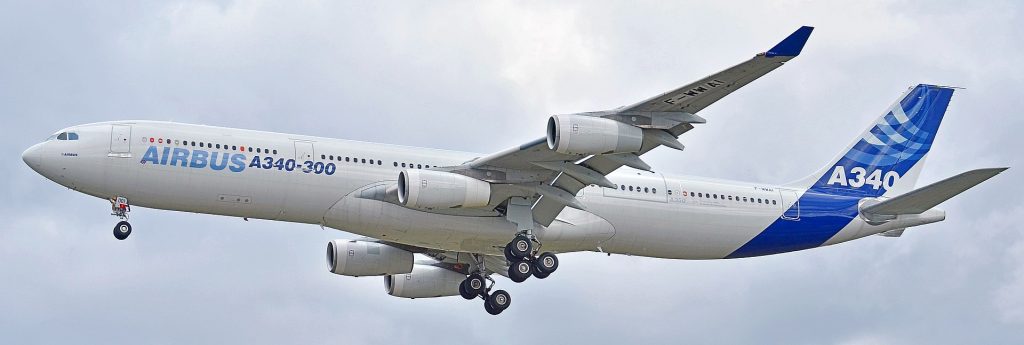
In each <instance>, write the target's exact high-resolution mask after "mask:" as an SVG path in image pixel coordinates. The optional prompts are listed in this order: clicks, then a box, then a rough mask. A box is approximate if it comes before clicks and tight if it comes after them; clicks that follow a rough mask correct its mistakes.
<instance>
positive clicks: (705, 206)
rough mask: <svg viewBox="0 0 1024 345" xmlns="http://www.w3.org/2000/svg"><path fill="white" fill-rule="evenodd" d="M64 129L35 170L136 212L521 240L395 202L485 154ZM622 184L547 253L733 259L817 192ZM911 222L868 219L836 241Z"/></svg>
mask: <svg viewBox="0 0 1024 345" xmlns="http://www.w3.org/2000/svg"><path fill="white" fill-rule="evenodd" d="M64 131H73V132H75V133H76V134H77V137H78V140H63V141H61V140H48V141H46V142H43V143H40V144H38V145H36V146H34V147H33V148H31V149H30V150H29V151H27V152H26V155H25V160H26V162H28V164H29V165H30V166H31V167H32V168H33V169H35V170H36V171H38V172H39V173H41V174H43V175H44V176H46V177H47V178H49V179H51V180H53V181H55V182H57V183H59V184H61V185H64V186H67V187H69V188H71V189H74V190H77V191H80V192H82V193H86V194H89V195H93V196H96V197H100V198H104V199H110V198H111V197H114V196H124V197H126V198H127V199H128V200H129V201H130V203H131V204H132V205H133V206H142V207H149V208H156V209H166V210H176V211H186V212H196V213H206V214H218V215H225V216H234V217H247V218H260V219H268V220H279V221H287V222H298V223H309V224H321V225H324V226H327V227H331V228H335V229H338V230H342V231H346V232H350V233H354V234H358V235H362V236H367V237H372V238H377V239H382V240H386V241H390V242H396V243H403V244H408V245H413V246H419V247H426V248H433V249H441V250H449V251H457V252H482V253H491V254H500V252H501V248H502V246H504V244H505V243H507V242H508V241H509V239H510V238H511V237H512V236H513V234H514V233H515V226H514V225H513V224H512V223H510V222H508V221H507V220H506V219H505V218H504V217H503V216H501V215H500V214H498V213H497V212H493V211H474V210H454V211H452V212H446V213H449V214H441V213H437V212H436V211H435V212H426V211H422V210H415V209H410V208H406V207H403V206H401V205H398V204H396V203H392V202H388V201H385V199H386V197H385V195H386V194H387V193H388V192H389V191H388V189H389V188H393V186H394V184H395V181H396V179H397V177H398V174H399V172H400V171H401V170H402V169H409V168H415V169H419V168H422V169H428V167H429V168H436V167H446V166H456V165H460V164H463V163H465V162H467V161H469V160H471V159H473V158H475V157H479V156H480V155H479V154H474V153H466V152H454V151H445V150H435V149H424V148H414V147H405V146H396V145H385V144H376V143H365V142H357V141H348V140H338V139H328V138H318V137H309V136H301V135H290V134H280V133H270V132H260V131H251V130H241V129H232V128H221V127H211V126H202V125H188V124H178V123H168V122H152V121H122V122H108V123H98V124H89V125H82V126H75V127H72V128H69V129H65V130H64ZM208 145H210V146H213V147H212V148H211V147H207V146H208ZM218 145H219V148H218ZM151 150H152V151H151ZM195 151H203V152H205V154H206V157H202V158H201V159H199V158H197V155H199V154H198V153H196V152H195ZM154 152H155V153H156V154H157V155H156V157H153V156H152V154H153V153H154ZM264 152H268V153H264ZM214 153H217V155H216V157H215V156H214ZM147 154H148V155H149V156H147ZM239 155H241V156H244V157H236V156H239ZM199 156H202V155H199ZM257 157H258V158H257ZM288 160H293V162H294V165H291V164H289V163H288ZM306 162H309V163H306ZM371 162H372V163H371ZM378 162H379V163H378ZM403 164H404V167H403ZM329 165H333V168H332V167H329ZM307 167H308V168H310V169H308V171H307V169H304V168H307ZM328 172H330V174H328ZM608 178H609V179H610V180H611V181H612V182H614V183H615V184H617V185H620V188H619V189H610V188H604V187H596V186H590V187H587V188H584V189H583V190H582V191H581V192H580V193H579V195H578V199H579V200H580V201H581V202H582V203H583V204H584V205H585V206H586V209H587V211H579V210H576V209H572V208H566V209H565V210H564V211H562V213H561V214H560V215H559V216H558V218H557V219H556V220H555V222H554V223H552V224H551V225H550V226H548V227H541V228H539V229H537V230H536V234H537V236H538V237H539V239H540V240H541V241H542V243H543V245H544V249H545V250H550V251H556V252H571V251H603V252H608V253H622V254H630V255H641V256H652V257H663V258H686V259H713V258H724V257H726V256H728V255H729V254H730V253H732V252H734V251H735V250H736V249H737V248H739V247H740V246H742V245H744V244H745V243H747V242H748V241H750V240H751V239H752V238H753V237H754V236H756V235H757V234H758V233H760V232H761V231H762V230H764V229H765V228H766V227H768V226H769V225H771V224H772V223H774V222H776V221H780V219H782V220H785V221H792V222H799V221H800V217H801V215H800V210H799V208H798V207H797V208H795V209H796V210H797V212H795V213H794V212H792V209H794V208H793V207H791V206H793V204H794V203H795V202H796V201H797V200H798V198H799V197H800V195H801V194H802V193H803V192H804V191H805V189H806V186H770V185H763V184H755V183H738V182H725V181H715V180H707V179H695V178H682V177H673V176H666V175H662V174H658V173H651V172H643V171H637V170H632V169H626V168H623V169H620V170H619V171H617V172H615V173H613V174H611V175H610V176H609V177H608ZM787 210H790V211H789V212H787ZM933 221H934V220H933ZM902 225H903V226H906V225H907V224H902ZM911 225H916V224H911ZM899 226H900V223H899V222H893V223H889V224H885V225H881V226H872V225H868V224H866V223H865V222H863V221H861V220H860V219H859V218H858V219H855V220H854V221H852V222H850V223H849V224H848V225H846V226H845V227H843V228H842V230H841V231H839V232H838V233H837V234H835V236H833V237H832V238H830V239H829V240H828V241H827V242H826V243H825V244H826V245H827V244H833V243H838V242H843V241H847V240H851V239H855V238H859V237H863V236H867V235H871V234H876V233H880V232H884V231H887V230H891V229H895V228H897V227H899Z"/></svg>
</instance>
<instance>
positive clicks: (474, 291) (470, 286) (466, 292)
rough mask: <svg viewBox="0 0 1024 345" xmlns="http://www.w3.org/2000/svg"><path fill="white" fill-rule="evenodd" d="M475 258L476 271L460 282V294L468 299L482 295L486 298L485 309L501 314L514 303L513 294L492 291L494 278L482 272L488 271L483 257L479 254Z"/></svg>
mask: <svg viewBox="0 0 1024 345" xmlns="http://www.w3.org/2000/svg"><path fill="white" fill-rule="evenodd" d="M473 259H474V260H475V261H476V272H474V273H470V274H469V276H467V277H466V280H463V281H462V283H461V284H459V295H462V298H465V299H468V300H471V299H475V298H477V297H480V298H481V299H483V300H484V310H486V311H487V313H488V314H491V315H498V314H501V312H503V311H505V309H508V307H509V305H511V304H512V296H509V294H508V292H506V291H505V290H495V291H493V292H491V289H493V288H494V280H493V279H491V278H490V277H488V276H485V275H482V274H481V272H487V269H486V268H485V267H484V263H483V259H482V258H479V257H477V256H474V257H473ZM488 282H490V285H488Z"/></svg>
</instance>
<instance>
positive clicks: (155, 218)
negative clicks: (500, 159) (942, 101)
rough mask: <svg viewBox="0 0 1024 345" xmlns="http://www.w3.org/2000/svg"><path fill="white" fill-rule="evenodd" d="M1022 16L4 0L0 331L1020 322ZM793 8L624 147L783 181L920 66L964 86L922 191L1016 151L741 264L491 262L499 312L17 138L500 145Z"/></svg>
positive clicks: (860, 9)
mask: <svg viewBox="0 0 1024 345" xmlns="http://www.w3.org/2000/svg"><path fill="white" fill-rule="evenodd" d="M1022 19H1024V18H1022V8H1021V4H1020V3H1018V2H1013V1H1005V2H970V3H969V4H968V3H964V2H960V1H921V2H907V1H892V2H888V1H883V2H880V1H858V2H819V1H778V2H732V1H729V2H717V1H714V2H709V1H700V2H697V1H692V2H691V1H681V2H663V1H650V2H648V1H623V2H599V1H566V2H547V1H543V2H542V1H488V2H482V1H481V2H447V1H418V2H394V3H387V4H380V3H377V2H356V1H352V2H344V1H337V2H336V1H324V2H319V1H280V2H249V1H241V2H234V1H219V2H216V1H169V2H163V1H95V2H50V1H0V51H2V53H0V116H2V118H3V128H4V129H5V130H4V131H3V135H0V170H2V174H3V175H2V176H4V178H3V179H2V180H0V186H2V187H0V198H3V199H2V201H3V202H2V205H3V206H0V215H2V216H3V217H4V218H5V219H7V221H5V222H4V224H3V225H0V343H23V344H29V343H57V342H73V343H102V344H113V343H186V342H187V343H222V342H232V343H236V342H247V343H312V342H335V343H366V344H395V343H443V342H446V343H454V342H460V343H461V342H470V341H473V342H488V343H511V342H514V341H523V340H521V339H530V340H534V339H536V340H539V341H551V342H574V343H575V342H587V343H619V342H626V341H629V342H631V343H637V342H642V343H680V342H695V343H787V344H906V343H939V344H942V343H950V344H962V343H1004V344H1005V343H1022V342H1024V231H1022V229H1021V227H1020V226H1019V225H1017V224H1018V223H1017V221H1018V220H1019V219H1021V218H1024V204H1022V203H1021V197H1020V195H1021V194H1022V192H1024V190H1022V189H1024V188H1022V187H1021V185H1020V184H1019V183H1017V182H1016V181H1018V180H1020V176H1021V175H1020V174H1021V173H1020V171H1022V169H1024V165H1022V164H1021V163H1022V160H1021V149H1022V148H1024V146H1022V144H1024V142H1022V139H1021V136H1020V132H1021V131H1022V130H1024V120H1022V117H1021V109H1024V97H1021V92H1022V90H1024V72H1022V69H1021V68H1020V64H1019V60H1020V57H1021V56H1024V41H1022V39H1021V37H1024V20H1022ZM801 25H811V26H815V27H816V29H815V31H814V33H813V35H812V36H811V39H810V42H809V43H807V46H806V47H805V48H804V50H803V53H802V55H801V56H800V57H798V58H796V59H794V60H793V61H791V62H789V63H787V64H786V66H783V67H782V68H780V69H778V70H776V71H774V72H772V73H771V74H769V75H767V76H765V77H763V78H762V79H760V80H757V81H755V82H754V83H752V84H751V85H748V86H746V87H745V88H743V89H742V90H739V91H737V92H735V93H733V94H732V95H730V96H729V97H727V98H725V99H723V100H722V101H720V102H718V103H716V104H714V105H712V106H711V107H708V108H707V109H705V110H703V111H702V112H701V113H700V115H701V116H703V117H704V118H706V119H708V123H707V124H704V125H700V126H698V127H697V128H696V129H695V130H693V131H690V132H689V133H686V134H685V135H684V136H683V137H682V138H680V140H681V141H682V143H683V144H684V145H686V146H687V149H686V151H684V152H678V151H674V150H671V149H664V148H662V149H657V150H655V151H654V152H651V153H650V154H648V155H646V156H645V157H644V159H645V160H646V161H647V162H648V163H650V164H651V165H652V166H654V168H655V170H657V171H660V172H666V173H676V174H685V175H697V176H709V177H717V178H726V179H735V180H748V181H759V182H766V183H783V182H787V181H791V180H796V179H799V178H801V177H803V176H804V175H806V174H809V173H811V172H813V171H815V170H817V169H818V168H819V167H820V166H821V165H823V164H825V163H827V162H828V161H829V160H830V159H831V158H832V157H833V156H834V155H835V154H837V153H839V152H838V151H840V150H841V149H842V148H844V147H846V145H847V144H848V143H849V142H850V141H851V140H853V139H854V138H856V137H857V136H858V135H859V134H860V133H861V131H862V130H863V129H864V128H865V127H866V126H867V125H868V124H869V123H870V122H871V121H873V120H874V119H875V118H876V117H877V116H879V115H880V114H881V113H882V112H883V111H884V110H885V109H886V108H887V107H888V106H889V104H891V103H892V102H893V101H894V100H895V99H896V97H897V96H899V95H900V93H902V92H903V91H904V90H906V88H908V87H910V86H912V85H916V84H918V83H933V84H942V85H954V86H959V87H964V88H965V89H964V90H958V91H957V93H956V94H955V95H954V98H953V101H952V103H951V104H950V107H949V109H948V112H947V114H946V117H945V121H944V123H943V125H942V128H941V130H940V132H939V135H938V137H937V139H936V140H935V143H934V145H933V148H932V150H931V154H930V155H929V158H928V161H927V166H926V169H925V170H924V172H923V174H922V176H921V179H920V180H919V183H921V184H924V183H929V182H934V181H937V180H940V179H943V178H945V177H949V176H952V175H954V174H957V173H960V172H963V171H967V170H969V169H974V168H982V167H999V166H1009V167H1011V169H1010V170H1009V171H1007V172H1005V173H1003V174H1002V175H999V176H997V177H996V178H993V179H992V180H990V181H988V182H986V183H984V184H982V185H980V186H978V187H976V188H975V189H972V190H970V191H968V192H966V193H964V194H963V195H961V196H959V197H957V198H954V199H953V200H950V201H949V202H946V203H944V204H943V205H942V206H941V208H943V209H945V210H946V211H947V220H946V221H944V222H941V223H936V224H930V225H926V226H922V227H919V228H913V229H910V230H908V231H907V232H906V233H905V234H904V235H903V237H900V238H895V239H894V238H883V237H878V236H873V237H868V238H865V239H861V240H857V241H852V242H848V243H844V244H840V245H836V246H830V247H825V248H818V249H812V250H808V251H802V252H795V253H788V254H781V255H775V256H768V257H756V258H747V259H737V260H712V261H675V260H663V259H651V258H642V257H631V256H622V255H612V256H605V255H603V254H597V253H573V254H562V255H560V256H559V258H560V259H561V264H560V268H559V270H558V272H557V273H556V274H554V275H552V276H551V277H550V278H548V279H545V280H537V279H531V280H528V281H527V282H526V283H523V284H514V283H512V282H511V281H509V280H507V279H504V278H498V281H499V285H498V286H499V288H502V289H505V290H508V291H509V292H510V293H511V294H512V306H511V308H510V309H508V310H506V311H505V312H504V313H503V314H501V315H500V316H498V317H492V316H490V315H487V314H486V313H485V312H484V311H483V307H482V305H480V304H481V303H480V301H479V300H474V301H465V300H463V299H461V298H459V297H448V298H437V299H417V300H407V299H401V298H395V297H391V296H388V295H387V294H386V293H385V292H384V287H383V282H382V280H383V279H381V278H379V277H366V278H351V277H343V276H337V275H333V274H330V273H328V272H327V269H326V264H325V263H324V258H323V255H324V254H323V253H324V247H325V245H326V243H327V241H329V240H332V239H336V238H355V237H356V236H355V235H353V234H349V233H344V232H340V231H337V230H332V229H326V230H325V229H321V228H319V227H317V226H313V225H301V224H288V223H278V222H271V221H259V220H253V221H249V222H245V221H242V220H241V219H237V218H231V217H220V216H209V215H198V214H190V213H179V212H172V211H160V210H149V209H142V208H136V209H135V210H134V212H132V224H133V227H134V229H133V234H132V236H131V237H130V238H129V239H128V240H126V241H117V240H115V239H114V238H113V236H112V235H111V229H112V227H113V225H114V223H115V222H116V219H114V218H113V217H111V216H109V215H108V212H109V204H108V203H107V201H106V200H101V199H96V198H92V197H89V196H86V195H82V194H78V193H75V192H73V191H70V190H68V189H66V188H64V187H61V186H59V185H57V184H55V183H52V182H50V181H48V180H46V179H45V178H43V177H42V176H39V175H37V174H35V173H34V172H33V171H32V170H31V169H29V168H28V167H27V166H26V165H25V164H24V163H23V162H22V161H21V158H20V155H21V152H22V151H23V150H25V149H26V148H28V147H29V146H31V145H33V144H35V143H37V142H39V141H42V140H43V139H45V138H46V137H47V136H49V135H50V134H51V133H53V132H54V131H56V130H58V129H60V128H63V127H67V126H71V125H75V124H82V123H88V122H96V121H107V120H118V119H149V120H172V121H178V122H187V123H201V124H209V125H219V126H228V127H240V128H247V129H257V130H269V131H278V132H286V133H299V134H308V135H316V136H325V137H337V138H345V139H354V140H363V141H372V142H385V143H394V144H403V145H413V146H424V147H435V148H444V149H452V150H460V151H470V152H480V153H489V152H495V151H499V150H501V149H504V148H506V147H509V146H513V145H518V144H520V143H524V142H527V141H529V140H531V139H534V138H536V137H539V136H541V135H542V134H543V126H544V124H545V120H546V118H547V117H548V116H550V115H552V114H560V113H573V112H583V111H594V110H605V109H611V108H614V107H618V106H621V105H627V104H632V103H634V102H636V101H639V100H642V99H645V98H647V97H650V96H653V95H656V94H659V93H661V92H664V91H666V90H669V89H673V88H675V87H678V86H681V85H684V84H687V83H689V82H691V81H693V80H696V79H698V78H701V77H703V76H706V75H708V74H711V73H714V72H715V71H718V70H720V69H723V68H726V67H728V66H731V65H733V64H735V63H738V62H740V61H744V60H746V59H748V58H750V57H751V56H753V54H756V53H758V52H761V51H765V50H767V49H768V48H770V47H771V46H772V45H774V44H775V43H776V42H777V41H779V40H781V39H782V38H783V37H785V36H786V35H788V34H789V33H790V32H792V31H793V30H795V29H796V28H797V27H799V26H801ZM524 337H525V338H524Z"/></svg>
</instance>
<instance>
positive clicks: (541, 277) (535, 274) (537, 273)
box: [533, 272, 551, 279]
mask: <svg viewBox="0 0 1024 345" xmlns="http://www.w3.org/2000/svg"><path fill="white" fill-rule="evenodd" d="M549 275H551V273H544V272H533V276H534V277H537V279H544V278H547V277H548V276H549Z"/></svg>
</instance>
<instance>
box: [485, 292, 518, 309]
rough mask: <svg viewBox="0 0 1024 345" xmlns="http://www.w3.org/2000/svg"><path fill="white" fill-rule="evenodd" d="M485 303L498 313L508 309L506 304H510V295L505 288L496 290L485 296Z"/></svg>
mask: <svg viewBox="0 0 1024 345" xmlns="http://www.w3.org/2000/svg"><path fill="white" fill-rule="evenodd" d="M487 303H488V304H489V305H490V306H491V308H494V309H496V310H498V312H499V313H500V312H502V311H505V309H508V306H509V305H511V304H512V296H509V294H508V292H506V291H505V290H498V291H495V292H492V293H491V295H490V296H487Z"/></svg>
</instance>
